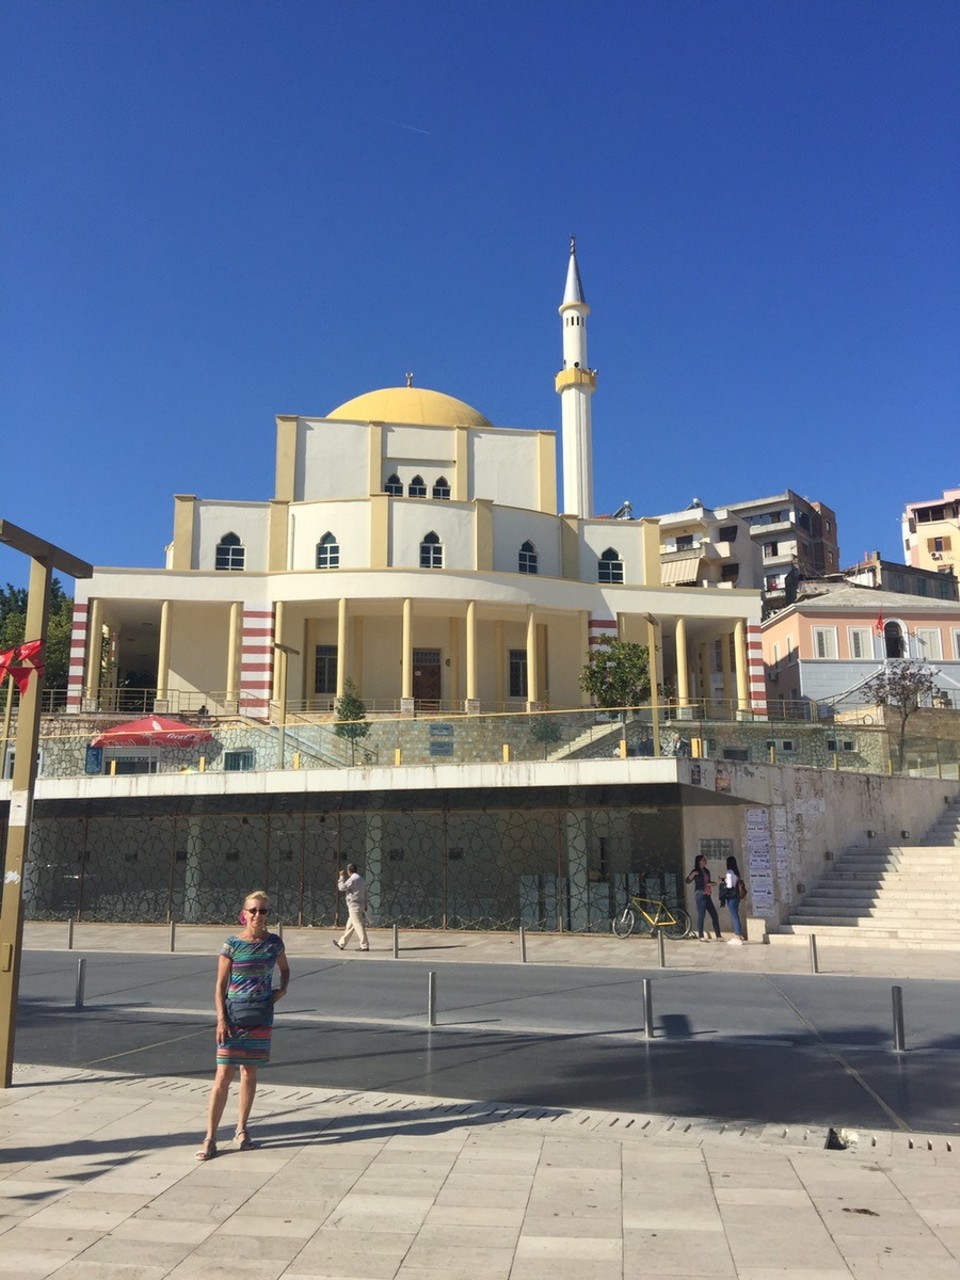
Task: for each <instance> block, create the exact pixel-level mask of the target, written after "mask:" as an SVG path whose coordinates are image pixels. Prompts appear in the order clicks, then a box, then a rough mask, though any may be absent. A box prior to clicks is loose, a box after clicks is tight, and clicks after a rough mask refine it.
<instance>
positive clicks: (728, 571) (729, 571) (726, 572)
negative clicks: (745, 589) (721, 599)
mask: <svg viewBox="0 0 960 1280" xmlns="http://www.w3.org/2000/svg"><path fill="white" fill-rule="evenodd" d="M739 577H740V566H739V565H738V564H733V563H731V564H725V565H721V566H720V581H721V582H734V583H735V582H736V581H737V579H738V578H739Z"/></svg>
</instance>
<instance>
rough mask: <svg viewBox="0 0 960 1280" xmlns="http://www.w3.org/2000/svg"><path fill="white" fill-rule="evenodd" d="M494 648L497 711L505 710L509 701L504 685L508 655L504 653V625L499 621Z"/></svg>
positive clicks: (494, 637) (496, 627) (494, 632)
mask: <svg viewBox="0 0 960 1280" xmlns="http://www.w3.org/2000/svg"><path fill="white" fill-rule="evenodd" d="M493 647H494V670H495V672H496V700H497V703H498V706H497V710H498V711H500V710H502V709H503V703H504V702H506V700H507V689H506V685H505V684H504V663H505V661H506V654H505V653H504V651H503V623H502V622H501V621H498V622H497V623H496V625H495V626H494V628H493Z"/></svg>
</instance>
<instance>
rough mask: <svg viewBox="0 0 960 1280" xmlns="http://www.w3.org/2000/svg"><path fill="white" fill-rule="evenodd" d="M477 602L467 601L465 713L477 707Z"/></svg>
mask: <svg viewBox="0 0 960 1280" xmlns="http://www.w3.org/2000/svg"><path fill="white" fill-rule="evenodd" d="M477 701H478V698H477V602H476V600H468V601H467V706H466V710H467V711H476V710H479V708H478V707H477V705H476V704H477Z"/></svg>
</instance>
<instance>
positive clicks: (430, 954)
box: [24, 921, 960, 981]
mask: <svg viewBox="0 0 960 1280" xmlns="http://www.w3.org/2000/svg"><path fill="white" fill-rule="evenodd" d="M271 927H276V926H275V925H273V926H271ZM339 932H340V931H339V930H332V929H314V928H303V929H298V928H293V927H291V926H289V925H288V926H287V927H286V928H285V929H284V939H285V941H286V943H287V946H288V948H289V950H290V954H291V955H299V956H318V955H322V956H329V955H330V954H332V948H331V946H330V940H331V938H334V937H337V936H338V935H339ZM67 934H68V926H67V924H66V922H64V921H28V922H27V923H26V925H25V926H24V946H25V947H27V948H31V949H34V950H46V951H51V950H62V949H65V948H66V946H67ZM223 934H224V925H222V924H221V925H186V924H180V925H177V926H176V929H175V931H174V946H175V949H176V951H177V952H178V953H180V954H184V955H208V956H209V955H216V954H217V953H218V952H219V950H220V945H221V943H222V942H223ZM73 947H74V949H75V950H77V951H80V950H83V951H113V952H117V951H142V952H150V953H153V954H156V953H160V952H169V951H170V928H169V926H168V925H123V924H88V923H83V924H78V925H75V926H74V929H73ZM398 950H399V959H401V960H404V961H413V962H422V963H428V964H430V965H431V966H432V965H435V964H443V963H456V964H469V963H474V964H476V963H487V964H515V963H518V962H519V961H520V960H521V945H520V936H519V934H518V933H493V932H486V933H469V932H466V931H459V930H447V931H443V930H428V929H423V930H412V929H408V930H401V931H400V932H399V933H398ZM524 950H525V954H526V961H527V963H529V964H554V965H588V966H597V967H602V968H648V969H649V968H656V967H657V948H656V945H655V943H654V940H653V939H652V938H642V937H633V938H627V939H625V940H623V941H621V940H620V939H619V938H615V937H613V935H612V934H610V933H596V934H553V933H535V932H528V933H527V934H526V937H525V941H524ZM370 953H371V954H372V955H375V956H377V957H378V958H380V959H382V958H383V957H384V956H385V955H386V956H392V954H393V931H392V930H391V929H372V930H371V931H370ZM817 953H818V963H819V972H820V973H823V974H825V975H828V974H832V975H835V976H859V977H891V978H948V979H953V980H954V981H956V980H958V979H960V951H942V950H934V949H930V948H928V947H924V946H907V945H904V944H899V943H898V944H896V945H895V946H887V947H862V946H843V945H841V944H838V943H834V942H829V941H827V940H825V939H821V940H819V941H818V946H817ZM664 954H665V959H666V964H667V967H669V968H678V969H709V970H717V971H721V972H725V973H810V971H811V963H810V946H809V943H808V940H807V939H806V938H803V937H796V938H795V937H792V936H789V935H782V936H774V937H773V938H772V940H771V942H770V943H769V944H767V945H763V944H760V943H757V944H748V945H747V946H745V947H728V946H726V945H725V944H724V943H723V942H711V943H710V944H709V945H704V944H703V943H699V942H698V941H697V939H696V938H685V939H683V941H681V942H669V941H667V942H665V946H664ZM343 955H344V957H345V958H349V959H353V960H355V961H356V962H357V963H361V964H362V963H363V960H364V957H363V956H362V955H360V954H359V953H358V952H357V951H354V950H350V949H348V950H347V951H345V952H343Z"/></svg>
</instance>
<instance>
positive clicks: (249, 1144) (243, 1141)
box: [234, 1129, 257, 1151]
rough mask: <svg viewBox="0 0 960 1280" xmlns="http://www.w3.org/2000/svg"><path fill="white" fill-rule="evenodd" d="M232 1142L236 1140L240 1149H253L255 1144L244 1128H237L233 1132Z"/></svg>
mask: <svg viewBox="0 0 960 1280" xmlns="http://www.w3.org/2000/svg"><path fill="white" fill-rule="evenodd" d="M234 1142H236V1144H237V1146H238V1147H239V1148H240V1150H241V1151H253V1150H254V1149H255V1147H256V1145H257V1144H256V1143H255V1142H254V1141H253V1139H252V1138H251V1137H250V1135H249V1133H247V1131H246V1129H238V1130H237V1132H236V1133H235V1134H234Z"/></svg>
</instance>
